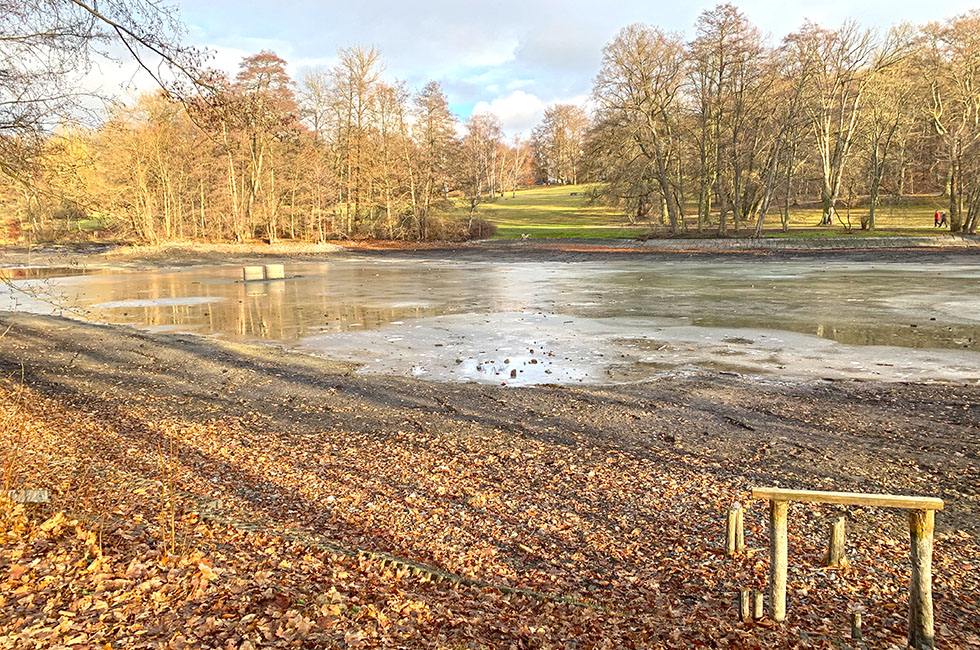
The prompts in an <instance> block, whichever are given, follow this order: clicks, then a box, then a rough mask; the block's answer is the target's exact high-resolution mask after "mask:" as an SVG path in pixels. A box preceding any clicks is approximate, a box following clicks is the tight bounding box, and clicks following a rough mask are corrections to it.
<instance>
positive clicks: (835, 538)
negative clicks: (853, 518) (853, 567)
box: [823, 515, 847, 567]
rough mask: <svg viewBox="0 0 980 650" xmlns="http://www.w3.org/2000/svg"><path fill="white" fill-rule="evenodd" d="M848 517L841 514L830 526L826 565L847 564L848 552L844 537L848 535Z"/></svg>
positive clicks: (825, 558)
mask: <svg viewBox="0 0 980 650" xmlns="http://www.w3.org/2000/svg"><path fill="white" fill-rule="evenodd" d="M846 526H847V523H846V518H845V517H844V515H841V516H840V517H838V518H837V519H835V520H834V523H833V524H832V525H831V527H830V539H829V540H828V542H827V555H826V556H824V559H823V563H824V566H837V567H839V566H846V565H847V554H846V553H845V550H844V548H845V545H844V539H845V535H846V532H845V531H846Z"/></svg>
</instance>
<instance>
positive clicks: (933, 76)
mask: <svg viewBox="0 0 980 650" xmlns="http://www.w3.org/2000/svg"><path fill="white" fill-rule="evenodd" d="M36 1H37V2H38V3H39V4H40V5H42V6H55V5H56V4H57V3H52V2H45V1H43V0H36ZM110 6H115V5H110ZM119 6H122V7H125V6H127V5H126V4H125V3H122V4H121V5H119ZM79 15H80V16H81V17H82V18H86V19H87V20H92V17H91V15H89V14H85V13H84V12H83V13H82V14H79ZM123 15H124V16H126V15H128V14H123ZM35 31H37V30H35ZM978 34H980V12H971V13H969V14H966V15H962V16H957V17H954V18H951V19H948V20H946V21H944V22H937V23H930V24H928V25H924V26H920V27H913V26H909V25H900V26H897V27H894V28H892V29H890V30H887V31H878V30H874V29H868V28H864V27H861V26H860V25H858V24H857V23H855V22H846V23H844V24H843V25H841V26H839V27H837V28H835V29H828V28H825V27H821V26H819V25H816V24H814V23H810V22H806V23H804V24H803V25H802V26H801V27H800V28H799V29H798V30H797V31H795V32H793V33H791V34H789V35H788V36H786V37H785V38H783V39H782V40H781V41H779V42H778V43H772V42H770V41H769V39H767V38H766V37H764V36H763V35H762V34H761V32H760V31H759V30H758V28H757V27H755V26H754V25H753V24H752V23H751V22H750V21H749V20H748V19H747V18H746V17H745V16H744V14H742V13H741V12H740V11H739V10H738V9H737V8H736V7H734V6H732V5H729V4H723V5H718V6H717V7H715V8H713V9H710V10H708V11H705V12H704V13H702V14H701V16H700V17H699V18H698V20H697V22H696V24H695V26H694V30H693V37H692V38H689V39H685V38H684V37H683V36H682V35H681V34H677V33H671V32H667V31H664V30H661V29H659V28H658V27H656V26H652V25H646V24H634V25H630V26H627V27H625V28H623V29H622V30H621V31H620V32H619V33H618V34H617V35H616V37H615V38H614V39H613V40H612V41H611V42H610V43H608V44H607V45H606V46H605V48H604V50H603V57H602V64H601V68H600V70H599V73H598V75H597V76H596V78H595V80H594V84H593V92H592V98H591V102H590V106H589V110H586V108H584V107H581V106H574V105H568V104H557V105H552V106H549V107H548V108H547V109H546V110H545V113H544V117H543V119H542V121H541V123H540V124H539V125H538V126H536V127H535V128H534V129H533V131H532V132H531V133H530V136H529V137H527V138H522V137H520V136H517V137H507V136H505V134H504V133H503V129H502V127H501V123H500V120H499V119H498V118H497V117H495V116H493V115H492V114H489V113H480V114H474V115H472V116H470V118H469V119H468V120H467V121H466V122H465V123H463V124H460V123H459V121H458V118H457V117H456V116H455V115H454V114H453V112H452V111H451V110H450V107H449V101H448V98H447V97H446V95H445V93H444V92H443V90H442V89H441V87H440V86H439V84H438V83H435V82H432V83H428V84H426V85H424V86H423V87H422V88H419V89H409V88H408V87H407V86H406V85H405V84H404V83H402V82H398V81H391V80H388V79H386V78H385V76H384V74H383V70H384V67H383V63H382V61H381V57H380V53H379V52H378V51H377V50H376V49H374V48H371V47H361V46H354V47H351V48H347V49H344V50H341V51H340V52H339V57H338V62H337V64H336V65H335V66H334V67H332V68H330V69H313V70H310V71H307V72H306V73H305V74H303V75H302V76H301V77H300V78H299V79H297V80H293V79H291V78H290V76H289V74H288V73H287V70H286V62H285V61H284V60H282V59H281V58H280V57H278V56H277V55H276V54H275V53H273V52H269V51H263V52H260V53H258V54H255V55H252V56H249V57H246V58H245V59H243V60H242V62H241V64H240V66H239V69H238V71H237V73H236V74H235V75H234V76H228V75H225V74H222V73H219V72H215V71H207V72H201V73H199V74H197V75H196V76H195V78H194V82H195V83H194V84H193V85H191V86H189V87H185V88H177V89H175V88H174V87H172V86H171V87H168V86H167V84H166V83H163V84H162V85H163V86H164V89H162V90H161V91H159V92H156V93H151V94H148V95H144V96H143V97H141V98H140V99H139V100H138V101H137V102H135V103H134V104H133V105H131V106H117V107H115V108H113V109H112V110H111V111H109V113H108V115H107V116H106V118H105V119H104V120H102V121H101V123H100V124H99V125H98V126H97V127H90V128H86V127H82V126H80V125H78V124H77V123H72V122H68V121H62V122H61V123H60V124H59V125H58V126H57V127H56V128H50V127H49V128H43V126H42V125H41V122H40V120H35V121H34V122H31V121H29V120H28V121H25V120H24V119H21V120H20V121H19V122H18V121H16V120H14V119H13V117H17V116H16V115H14V116H13V117H11V118H10V119H8V120H7V121H6V122H2V121H0V152H3V156H2V158H3V160H4V162H3V164H2V165H0V175H2V176H3V178H4V179H5V180H4V181H3V183H2V185H0V202H2V209H3V212H4V214H5V216H6V217H7V218H8V224H9V225H8V230H10V231H11V233H12V234H14V235H17V234H20V233H22V232H23V233H34V234H38V233H46V232H51V231H57V230H58V229H61V230H62V231H63V230H64V229H66V228H72V227H75V228H80V227H82V224H83V223H85V222H86V221H87V220H93V219H94V220H97V221H99V222H102V223H108V224H110V225H111V227H113V228H115V229H116V230H117V231H119V232H120V233H121V234H122V235H123V236H126V237H131V238H135V239H137V240H140V241H146V242H153V243H156V242H162V241H172V240H182V239H208V240H230V241H246V240H251V239H255V238H261V239H264V240H266V241H269V242H275V241H278V240H280V239H297V240H307V241H325V240H329V239H337V238H353V237H377V238H391V239H435V238H463V237H482V236H486V235H487V234H489V232H490V228H491V226H489V225H488V224H486V222H484V221H482V220H481V219H480V218H479V215H480V211H479V205H480V204H481V203H484V202H488V201H495V200H498V199H499V198H500V197H502V196H504V195H505V194H506V193H508V192H511V193H513V192H516V191H517V189H518V188H519V187H521V186H525V185H528V184H530V183H534V182H538V183H562V184H566V183H567V184H576V183H583V182H584V183H592V184H594V189H593V191H592V192H591V195H592V198H593V200H595V201H603V202H607V203H611V204H614V205H616V206H618V207H619V208H620V209H621V210H622V212H623V214H624V216H625V217H626V218H628V219H629V220H630V221H635V222H646V223H650V224H652V225H661V224H662V227H663V228H665V229H668V230H669V231H670V232H671V233H673V234H680V233H681V232H682V231H684V230H689V229H695V230H696V231H698V232H715V231H717V232H718V233H719V234H722V235H726V234H728V233H729V232H732V231H734V232H750V233H754V234H756V235H759V234H761V232H762V228H763V226H764V225H765V224H766V223H769V222H772V221H778V223H779V224H780V225H781V226H782V228H784V229H786V228H788V225H789V215H790V212H791V210H792V209H794V208H795V207H798V206H800V205H812V206H815V207H818V208H819V212H820V215H821V216H820V217H819V221H820V222H821V223H822V224H825V225H832V224H842V225H845V226H846V227H848V228H850V227H860V228H863V229H870V230H873V229H874V228H875V227H876V223H875V219H876V213H877V211H878V210H879V208H880V205H881V203H882V200H883V197H885V196H904V195H907V194H912V193H932V194H937V195H938V194H941V195H943V196H944V197H946V198H945V199H944V200H945V201H946V204H947V205H948V207H947V208H946V210H948V215H949V221H950V226H951V230H953V231H954V232H960V231H962V232H970V233H974V232H975V231H976V228H977V225H978V221H980V162H978V157H977V147H978V142H980V79H978V78H977V77H978V75H980V36H977V35H978ZM137 42H141V41H137ZM6 43H16V40H11V39H8V40H7V41H6ZM70 45H72V44H70ZM73 45H74V47H76V48H77V47H78V44H73ZM150 45H151V46H153V45H155V46H156V47H157V48H159V49H163V50H164V54H168V55H170V56H171V60H172V61H173V62H174V63H175V64H177V65H178V67H179V69H181V70H185V71H186V70H189V69H191V68H192V67H193V66H194V65H196V64H197V63H198V62H197V61H196V59H195V58H194V52H193V51H191V50H186V49H181V48H178V47H171V49H169V50H166V49H164V45H165V44H162V42H161V41H151V43H150ZM4 47H11V46H10V45H5V46H4ZM151 49H152V48H151ZM14 54H16V52H14ZM200 69H201V70H203V69H204V68H203V66H202V67H201V68H200ZM51 79H52V80H55V81H56V80H57V79H58V71H53V72H52V75H51ZM13 90H19V91H20V92H21V94H20V95H19V96H24V93H23V91H22V89H9V91H8V89H2V88H0V92H3V93H4V96H8V95H10V94H11V93H12V92H13ZM66 96H67V95H66ZM0 105H3V106H16V102H12V103H7V104H0ZM33 108H36V107H33ZM22 113H24V115H28V116H29V114H30V111H22ZM33 114H37V115H40V114H41V112H40V111H36V110H35V111H34V113H33ZM0 117H2V116H0ZM21 117H23V116H21ZM8 122H9V124H8ZM25 124H26V126H25ZM11 125H14V126H15V127H16V128H14V126H11ZM858 208H860V209H858ZM852 209H855V210H856V213H857V214H858V215H860V216H859V222H858V223H854V224H852V223H851V222H850V214H851V210H852Z"/></svg>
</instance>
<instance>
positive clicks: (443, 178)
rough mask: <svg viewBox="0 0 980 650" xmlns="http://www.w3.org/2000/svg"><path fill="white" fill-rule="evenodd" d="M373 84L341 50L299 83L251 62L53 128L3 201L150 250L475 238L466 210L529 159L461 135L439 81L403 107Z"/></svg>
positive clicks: (478, 135) (370, 61)
mask: <svg viewBox="0 0 980 650" xmlns="http://www.w3.org/2000/svg"><path fill="white" fill-rule="evenodd" d="M381 72H382V66H381V62H380V57H379V54H378V52H377V51H376V50H375V49H373V48H362V47H353V48H350V49H347V50H343V51H341V52H340V57H339V62H338V63H337V65H336V66H335V67H334V68H332V69H330V70H321V69H317V70H312V71H310V72H308V73H307V74H306V75H305V76H304V77H303V78H302V79H301V80H300V81H299V82H298V83H295V82H294V81H293V80H292V79H291V78H290V77H289V75H288V74H287V72H286V62H285V61H283V60H282V59H281V58H280V57H278V56H277V55H275V54H274V53H272V52H268V51H264V52H260V53H259V54H256V55H253V56H249V57H247V58H245V59H244V60H243V61H242V62H241V64H240V67H239V70H238V73H237V74H236V75H235V77H234V78H231V79H229V78H225V77H223V76H221V75H212V76H210V77H209V78H208V79H207V80H206V82H205V84H206V88H207V90H208V92H201V93H195V94H192V95H189V96H187V97H184V98H182V101H177V100H176V99H175V98H174V97H173V95H171V94H168V93H166V92H158V93H152V94H148V95H145V96H143V97H141V98H140V99H139V101H137V102H136V103H135V105H133V106H129V107H119V108H116V109H114V110H113V111H112V112H111V113H110V115H109V117H108V119H107V120H106V121H105V122H104V123H103V124H102V125H101V126H99V127H98V128H95V129H83V128H80V127H72V128H67V127H62V128H61V129H59V131H58V133H57V135H55V136H53V137H50V138H48V139H47V142H46V147H45V148H44V151H43V153H42V155H41V157H40V158H39V164H37V165H34V166H33V168H32V169H33V171H34V172H36V173H35V176H34V177H33V178H31V179H30V180H31V182H29V183H23V184H21V185H20V186H19V187H17V188H16V189H17V190H18V192H17V193H15V194H14V196H13V198H14V199H15V201H11V200H10V199H11V195H10V193H9V191H8V197H7V198H8V203H11V202H16V203H18V204H19V205H20V207H21V216H22V219H23V220H26V222H27V223H28V224H29V226H30V227H32V228H34V229H36V230H40V231H45V230H50V228H49V227H50V226H51V225H53V224H60V225H61V226H62V227H64V226H65V224H70V223H73V222H72V217H74V218H75V221H74V223H76V224H77V223H80V222H81V220H82V219H83V218H84V217H85V216H92V215H96V216H101V217H102V218H103V219H108V220H109V221H111V222H113V223H114V224H116V225H117V226H118V227H121V228H123V229H124V230H125V231H126V232H127V233H129V234H131V235H132V236H134V237H136V238H137V239H139V240H141V241H146V242H160V241H170V240H179V239H186V238H207V239H224V240H234V241H245V240H249V239H253V238H262V239H265V240H267V241H269V242H275V241H277V240H279V239H281V238H284V237H286V238H290V239H305V240H309V241H324V240H327V239H335V238H347V237H358V236H370V237H384V238H408V239H426V238H433V237H465V236H469V235H484V234H486V231H485V228H486V225H485V223H484V222H482V221H480V220H479V219H477V218H476V215H475V209H476V206H477V205H478V204H479V203H481V202H483V201H487V200H493V199H494V198H495V197H497V196H500V195H501V194H502V193H503V192H504V191H505V190H506V189H514V188H516V186H517V185H518V184H523V183H526V182H528V163H529V160H530V154H529V148H528V145H527V144H526V143H524V142H522V141H521V140H520V139H515V140H514V142H513V143H512V144H509V145H508V144H506V143H505V142H504V137H503V132H502V129H501V126H500V123H499V120H497V119H496V118H495V117H493V116H491V115H485V114H479V115H474V116H472V117H471V118H470V120H469V121H468V122H467V123H466V124H465V125H463V126H462V127H461V126H460V125H459V124H458V121H457V118H456V117H455V116H454V115H453V113H452V112H451V111H450V109H449V104H448V100H447V98H446V96H445V94H444V93H443V92H442V90H441V88H440V87H439V85H438V84H436V83H429V84H427V85H426V86H425V87H424V88H422V89H421V90H419V91H418V92H415V93H411V92H409V91H408V89H407V88H406V87H405V86H404V84H401V83H397V82H396V83H389V82H387V81H384V80H383V79H382V77H381ZM460 131H462V133H463V135H462V137H460V135H459V133H460ZM21 177H22V178H23V175H22V176H21ZM11 187H13V186H11ZM461 200H464V201H463V202H464V203H465V204H468V205H469V206H470V209H469V210H468V211H467V210H455V213H456V214H454V215H453V216H450V217H449V218H441V217H440V215H443V214H448V213H452V212H454V211H453V210H452V208H453V204H454V203H455V204H458V203H459V202H461ZM457 215H458V216H457ZM52 217H53V218H52Z"/></svg>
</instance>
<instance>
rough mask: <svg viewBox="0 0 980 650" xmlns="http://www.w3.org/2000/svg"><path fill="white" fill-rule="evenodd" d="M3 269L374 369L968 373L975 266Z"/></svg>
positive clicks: (16, 277)
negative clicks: (244, 271) (262, 278)
mask: <svg viewBox="0 0 980 650" xmlns="http://www.w3.org/2000/svg"><path fill="white" fill-rule="evenodd" d="M286 273H287V276H290V277H288V278H287V279H286V280H279V281H268V282H255V283H242V282H238V279H239V278H240V274H241V269H240V267H237V266H234V267H231V266H224V267H196V268H188V269H181V270H160V271H140V272H96V273H92V272H89V273H87V274H85V275H77V274H72V272H71V270H70V269H52V270H49V271H45V270H43V269H37V270H32V271H24V270H19V271H17V272H16V273H15V272H12V271H9V270H8V271H7V272H6V274H7V277H8V278H9V284H8V285H0V308H2V309H16V310H22V311H31V312H38V313H61V314H64V315H66V316H74V317H77V318H83V319H87V320H94V321H100V322H108V323H121V324H127V325H132V326H134V327H139V328H142V329H145V330H149V331H157V332H174V331H179V332H193V333H198V334H202V335H218V336H222V337H226V338H234V339H242V340H269V341H276V342H281V343H282V344H284V345H286V346H287V347H291V348H296V349H302V350H306V351H310V352H313V353H318V354H323V355H324V356H328V357H331V358H337V359H344V360H350V361H355V362H358V363H360V364H362V370H361V371H362V372H384V373H393V374H399V375H405V376H416V377H422V378H427V379H433V380H442V381H486V382H494V383H500V384H507V385H526V384H534V383H578V382H590V383H593V382H603V383H609V382H619V381H635V380H642V379H646V378H650V377H656V376H661V375H663V374H665V373H672V372H689V371H698V370H703V369H710V370H722V371H729V372H736V373H748V374H762V375H776V376H786V377H794V378H797V377H799V378H802V377H810V378H819V377H832V378H842V377H852V378H864V379H880V380H885V381H904V380H918V381H922V380H954V381H978V380H980V268H978V267H976V266H972V265H951V264H948V263H947V264H922V263H916V264H895V263H882V264H866V263H842V262H826V261H803V262H799V261H765V260H763V261H759V260H741V259H732V260H725V261H722V262H716V261H712V262H704V261H680V260H679V261H674V262H663V261H658V262H654V261H644V260H637V261H622V260H618V261H602V262H576V263H563V262H533V263H506V264H502V263H500V264H498V263H493V262H472V261H465V262H464V261H460V262H455V261H445V260H432V261H419V260H411V261H406V260H341V261H331V262H329V263H295V264H291V263H288V262H287V264H286Z"/></svg>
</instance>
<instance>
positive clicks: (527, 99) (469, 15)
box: [101, 0, 977, 135]
mask: <svg viewBox="0 0 980 650" xmlns="http://www.w3.org/2000/svg"><path fill="white" fill-rule="evenodd" d="M171 1H172V2H175V3H176V5H177V7H178V8H179V10H180V14H181V18H182V19H183V22H184V23H185V24H186V25H187V34H186V41H187V42H189V43H191V44H194V45H198V46H202V47H207V48H209V49H211V50H212V51H213V52H214V58H213V60H212V62H211V64H212V65H213V66H215V67H219V68H222V69H225V70H227V71H228V72H230V73H233V72H234V70H235V69H236V67H237V65H238V62H239V61H240V60H241V58H242V57H243V56H247V55H248V54H253V53H256V52H258V51H260V50H263V49H269V50H273V51H275V52H276V53H277V54H278V55H279V56H281V57H282V58H284V59H286V61H287V62H288V63H289V70H290V73H291V74H292V75H293V77H294V78H298V77H299V76H300V75H301V74H302V73H303V71H304V70H306V69H308V68H310V67H313V66H324V67H330V66H331V65H333V63H334V62H335V61H336V52H337V50H338V48H344V47H349V46H351V45H355V44H361V45H374V46H376V47H377V48H378V49H379V50H380V51H381V54H382V58H383V60H384V62H385V74H384V76H385V77H386V78H388V79H399V80H402V81H405V82H406V83H407V84H408V85H409V87H410V88H421V86H422V85H424V84H425V83H426V82H427V81H430V80H435V81H439V82H440V83H441V84H442V86H443V89H444V91H445V92H446V94H447V95H448V97H449V100H450V105H451V107H452V109H453V110H454V111H455V112H456V113H457V115H458V116H459V117H460V118H461V119H464V120H465V119H466V118H467V117H468V116H469V115H470V114H471V113H472V112H474V111H477V112H478V111H487V110H490V111H492V112H493V113H495V114H496V115H497V116H498V117H499V118H500V119H501V121H502V123H503V126H504V130H505V131H506V132H507V133H509V134H512V135H513V134H526V133H527V132H528V131H529V130H530V129H531V128H532V127H533V126H534V124H536V123H537V122H538V120H540V118H541V115H542V113H543V111H544V108H545V107H546V106H547V105H549V104H551V103H556V102H564V103H580V104H581V103H584V102H585V101H587V99H588V96H589V92H590V90H591V86H592V80H593V78H594V77H595V75H596V73H597V72H598V70H599V64H600V61H601V57H602V47H603V45H604V44H605V43H607V42H609V41H610V40H612V39H613V38H614V37H615V35H616V32H618V31H619V29H620V28H622V27H623V26H625V25H628V24H631V23H636V22H643V23H649V24H653V25H657V26H658V27H660V28H662V29H666V30H671V31H676V32H680V33H682V34H684V35H685V36H687V37H690V36H691V35H692V33H693V25H694V23H695V21H696V20H697V17H698V15H699V14H700V13H701V12H702V11H704V10H706V9H710V8H711V7H713V6H714V5H715V4H716V2H709V1H702V0H694V1H693V2H692V1H690V0H688V1H687V2H677V1H676V0H675V1H671V2H665V1H664V0H592V1H588V0H561V1H560V0H523V1H521V0H493V1H492V2H473V1H470V0H427V1H419V0H360V1H357V0H355V1H353V2H352V1H350V0H345V1H344V2H337V1H336V0H327V1H319V2H318V1H316V0H279V1H277V2H255V1H246V2H243V1H242V0H207V1H201V0H197V1H193V0H171ZM733 4H735V5H736V6H738V7H739V8H740V9H741V10H742V11H743V12H744V13H745V14H746V15H747V16H748V18H749V19H750V20H751V21H752V22H753V23H755V24H756V25H757V26H758V27H759V28H760V30H761V31H762V32H763V33H764V34H767V35H769V37H770V38H771V39H772V40H773V41H774V42H778V40H779V39H781V38H782V37H783V36H784V35H785V34H787V33H789V32H791V31H793V30H794V29H796V28H797V27H799V25H800V24H801V23H802V22H803V21H804V19H810V20H813V21H815V22H818V23H820V24H822V25H824V26H827V27H833V26H836V25H839V24H840V23H841V22H843V21H844V20H846V19H849V18H852V19H856V20H858V21H859V22H861V23H862V24H864V25H867V26H871V27H878V28H887V27H889V26H890V25H892V24H895V23H899V22H911V23H916V24H919V23H925V22H929V21H933V20H940V19H943V18H946V17H949V16H953V15H956V14H959V13H963V12H965V11H968V10H969V9H972V8H974V7H976V6H977V5H976V0H972V1H971V0H942V1H941V2H922V1H921V0H820V1H819V2H815V1H814V0H744V1H741V2H739V1H737V0H735V1H734V2H733ZM101 73H102V74H103V75H104V76H105V77H122V78H126V79H128V78H129V77H131V75H132V73H128V72H126V71H125V69H123V70H121V71H111V70H109V71H106V70H102V71H101ZM134 83H136V84H137V85H142V83H143V82H141V81H140V80H138V79H135V80H134Z"/></svg>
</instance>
